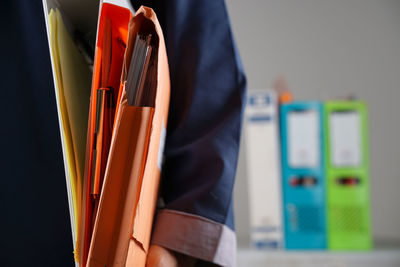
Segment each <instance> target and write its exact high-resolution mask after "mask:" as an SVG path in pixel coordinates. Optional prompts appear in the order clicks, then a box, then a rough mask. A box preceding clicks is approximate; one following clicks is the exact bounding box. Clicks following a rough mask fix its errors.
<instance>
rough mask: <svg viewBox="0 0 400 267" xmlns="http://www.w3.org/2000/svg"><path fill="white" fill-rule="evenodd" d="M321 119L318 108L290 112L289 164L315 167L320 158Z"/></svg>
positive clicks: (296, 166)
mask: <svg viewBox="0 0 400 267" xmlns="http://www.w3.org/2000/svg"><path fill="white" fill-rule="evenodd" d="M319 127H320V125H319V119H318V113H317V111H316V110H304V111H291V112H289V114H288V150H289V151H288V154H289V165H290V166H291V167H294V168H314V167H317V166H318V164H319V159H320V136H319V132H320V131H319Z"/></svg>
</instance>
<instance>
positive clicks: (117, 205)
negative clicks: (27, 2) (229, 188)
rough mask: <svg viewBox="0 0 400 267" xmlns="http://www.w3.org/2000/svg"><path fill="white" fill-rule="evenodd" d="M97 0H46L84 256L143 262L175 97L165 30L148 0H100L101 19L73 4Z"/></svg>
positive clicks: (74, 220) (92, 261)
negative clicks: (143, 0) (141, 0)
mask: <svg viewBox="0 0 400 267" xmlns="http://www.w3.org/2000/svg"><path fill="white" fill-rule="evenodd" d="M88 2H89V1H88ZM88 2H86V3H82V4H80V3H78V1H51V0H43V3H44V11H45V19H46V26H47V33H48V40H49V47H50V54H51V62H52V69H53V77H54V86H55V90H56V102H57V109H58V115H59V124H60V133H61V141H62V146H63V156H64V165H65V174H66V183H67V191H68V200H69V209H70V218H71V228H72V239H73V244H74V255H75V262H76V265H79V266H125V265H128V264H129V265H133V266H144V265H145V262H146V254H147V251H148V248H149V243H150V235H151V227H152V221H153V216H154V211H155V206H156V201H157V196H158V185H159V179H160V171H161V161H160V159H161V158H162V153H163V147H164V139H165V135H166V134H165V127H166V124H167V116H168V106H169V94H170V81H169V70H168V64H167V56H166V49H165V44H164V38H163V35H162V31H161V27H160V25H159V23H158V21H157V17H156V15H155V13H154V12H153V10H151V9H149V8H145V7H141V8H140V9H139V10H138V11H137V12H136V13H135V14H134V13H133V11H132V9H131V8H130V6H129V5H128V4H127V3H125V2H124V1H109V2H103V1H100V3H99V9H97V7H96V8H92V9H91V10H92V11H93V12H96V13H97V11H99V15H98V21H97V27H96V26H95V25H93V23H92V25H91V24H90V22H88V20H86V16H84V17H80V16H79V15H76V14H75V13H74V12H72V13H71V10H72V11H73V10H79V9H80V6H79V5H88ZM91 3H93V1H91ZM70 14H75V15H74V16H71V15H70ZM77 14H79V12H77ZM88 17H89V18H90V17H91V16H90V15H88ZM89 20H90V19H89ZM93 32H96V33H97V34H96V38H95V42H94V43H95V44H94V45H91V43H90V40H91V36H93ZM93 52H94V53H93ZM92 65H93V66H92Z"/></svg>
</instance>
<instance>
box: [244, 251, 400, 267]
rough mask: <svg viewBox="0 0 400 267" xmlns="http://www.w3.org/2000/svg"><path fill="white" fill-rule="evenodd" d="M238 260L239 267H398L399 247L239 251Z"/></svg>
mask: <svg viewBox="0 0 400 267" xmlns="http://www.w3.org/2000/svg"><path fill="white" fill-rule="evenodd" d="M237 260H238V267H247V266H251V267H270V266H271V267H314V266H315V267H317V266H318V267H400V247H396V248H382V249H380V248H377V249H374V250H371V251H363V252H333V251H265V250H256V249H250V248H239V250H238V255H237Z"/></svg>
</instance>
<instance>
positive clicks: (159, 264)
mask: <svg viewBox="0 0 400 267" xmlns="http://www.w3.org/2000/svg"><path fill="white" fill-rule="evenodd" d="M195 262H196V260H195V259H194V258H191V257H189V256H185V255H183V254H179V253H176V252H173V251H171V250H168V249H166V248H163V247H161V246H157V245H151V246H150V249H149V253H148V254H147V261H146V267H181V266H185V267H186V266H194V263H195Z"/></svg>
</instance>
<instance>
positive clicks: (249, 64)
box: [226, 0, 400, 266]
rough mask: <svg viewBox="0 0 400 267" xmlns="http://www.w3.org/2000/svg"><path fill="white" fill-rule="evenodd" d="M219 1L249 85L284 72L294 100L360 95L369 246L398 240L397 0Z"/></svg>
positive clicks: (241, 195)
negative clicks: (365, 122) (364, 110)
mask: <svg viewBox="0 0 400 267" xmlns="http://www.w3.org/2000/svg"><path fill="white" fill-rule="evenodd" d="M226 3H227V7H228V11H229V14H230V18H231V23H232V28H233V32H234V36H235V38H236V41H237V45H238V48H239V51H240V55H241V58H242V61H243V65H244V68H245V70H246V74H247V78H248V89H249V90H250V91H251V90H253V89H262V88H271V87H272V84H273V82H274V80H275V79H276V78H277V77H278V76H280V75H284V77H285V78H286V80H287V82H288V84H289V87H290V88H291V90H292V93H293V95H294V98H295V99H296V100H327V99H331V98H338V97H346V96H349V95H353V96H356V97H357V98H359V99H362V100H364V101H366V102H367V104H368V111H369V143H370V185H371V209H372V227H373V240H374V246H375V247H376V249H379V248H382V247H384V248H385V247H396V246H399V244H400V205H399V204H400V194H399V192H398V190H399V189H400V177H399V173H400V164H399V159H400V142H399V141H398V137H399V136H400V118H399V115H398V105H399V102H398V101H399V100H400V1H397V0H382V1H376V0H351V1H348V0H336V1H328V0H302V1H290V0H268V1H265V0H253V1H240V0H227V1H226ZM242 139H243V142H242V144H241V152H240V159H239V166H238V172H237V178H236V179H237V180H236V187H235V212H236V228H237V235H238V243H239V247H242V248H247V247H248V246H249V242H250V240H249V219H248V218H249V214H248V213H249V203H248V184H247V180H246V175H247V174H246V172H247V169H246V168H247V165H246V140H245V136H244V135H243V138H242ZM398 254H400V251H399V252H398ZM239 257H240V253H239ZM239 262H240V258H239ZM397 263H399V262H397ZM329 266H330V265H329ZM335 266H336V265H335ZM340 266H342V265H340ZM343 266H344V265H343ZM393 266H399V265H393Z"/></svg>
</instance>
